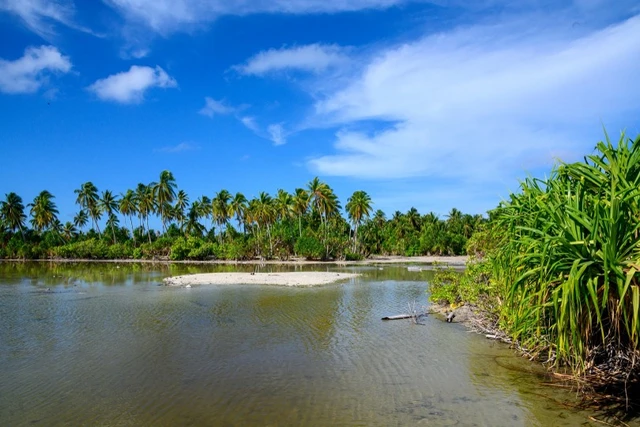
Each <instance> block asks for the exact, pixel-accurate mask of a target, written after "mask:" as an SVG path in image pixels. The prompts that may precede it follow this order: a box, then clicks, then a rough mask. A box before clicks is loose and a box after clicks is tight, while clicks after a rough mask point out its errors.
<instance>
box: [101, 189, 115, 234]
mask: <svg viewBox="0 0 640 427" xmlns="http://www.w3.org/2000/svg"><path fill="white" fill-rule="evenodd" d="M98 207H99V209H100V210H101V211H102V212H104V213H106V214H107V218H108V219H107V222H108V223H109V226H110V228H111V234H112V236H113V243H114V244H115V243H116V230H115V228H114V221H113V219H112V217H115V214H116V213H117V212H118V199H117V198H116V197H115V196H114V195H113V193H112V192H111V191H110V190H105V191H103V192H102V197H100V200H98ZM116 224H117V223H116Z"/></svg>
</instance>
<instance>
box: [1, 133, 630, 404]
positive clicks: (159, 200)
mask: <svg viewBox="0 0 640 427" xmlns="http://www.w3.org/2000/svg"><path fill="white" fill-rule="evenodd" d="M76 194H77V204H78V205H79V207H80V210H79V212H78V214H77V215H76V218H75V221H74V223H70V222H69V223H66V224H61V223H60V221H59V220H58V219H57V213H58V210H57V207H56V205H55V202H54V197H53V195H52V194H50V193H48V192H47V191H43V192H41V193H40V194H39V195H38V196H37V197H36V198H35V199H34V200H33V202H32V203H29V204H28V205H26V206H25V205H24V204H23V201H22V199H21V198H20V197H19V196H18V195H17V194H15V193H9V194H7V195H6V196H5V199H4V200H3V201H2V202H1V204H0V214H1V216H0V218H1V220H2V222H1V224H2V228H1V233H0V244H1V246H0V255H1V256H2V257H3V258H18V259H32V258H44V259H58V258H62V259H166V260H216V259H217V260H246V259H253V258H260V259H264V260H286V259H289V258H291V257H293V256H299V257H304V258H306V259H316V260H334V261H335V260H362V259H364V258H365V257H368V256H372V255H405V256H412V255H425V254H438V255H459V254H463V253H465V252H466V253H468V254H469V256H470V259H469V261H468V263H467V268H466V269H465V270H464V272H463V273H460V272H459V271H455V270H450V269H442V270H440V271H439V272H438V273H437V274H436V276H435V278H434V279H433V280H432V281H431V283H430V286H429V293H430V298H431V300H432V301H434V302H436V303H439V304H443V305H445V306H451V307H453V308H455V307H459V306H461V305H465V306H467V307H470V308H471V309H472V310H473V311H474V312H475V313H476V319H475V320H476V321H477V322H476V326H477V327H479V329H480V330H481V331H484V332H486V333H488V335H490V336H491V337H492V338H497V339H501V340H503V341H505V342H508V343H510V344H511V345H512V346H514V347H515V348H517V349H518V350H519V351H520V352H521V353H522V354H525V355H527V356H528V357H530V358H531V359H533V360H537V361H540V362H542V363H543V364H544V365H545V366H547V367H548V368H549V369H550V370H551V372H553V374H554V376H555V377H556V379H558V380H560V381H564V382H567V383H568V384H569V385H568V386H570V387H574V386H576V385H577V386H578V387H579V389H580V390H581V391H583V392H585V396H590V397H591V398H592V399H593V400H592V401H593V402H595V403H596V404H598V405H601V407H604V408H610V407H613V408H617V410H620V408H622V409H621V410H622V411H625V412H632V411H634V410H636V409H637V407H635V406H634V405H635V404H634V401H633V399H632V398H631V397H630V396H634V394H635V393H637V392H638V391H639V390H640V364H639V363H638V360H640V349H639V346H640V283H639V279H640V261H639V260H640V247H639V246H638V241H639V240H638V237H639V236H640V220H639V218H640V207H639V206H640V205H639V204H638V200H640V136H638V137H636V138H635V139H633V140H632V139H628V138H627V137H626V136H625V135H624V134H623V135H622V136H621V138H620V139H619V141H618V142H617V143H615V144H614V143H612V142H611V141H610V140H609V139H608V137H607V138H606V140H605V142H600V143H598V145H597V146H596V150H595V154H592V155H590V156H588V157H586V158H585V160H584V161H583V162H578V163H572V164H563V163H560V164H559V165H557V167H556V168H555V169H554V170H553V173H552V174H551V176H550V178H548V179H546V180H541V179H535V178H527V179H525V180H524V181H523V182H522V183H521V188H520V191H518V192H516V193H513V194H511V195H510V197H509V199H507V200H505V201H503V202H501V203H500V204H499V205H498V207H497V208H496V209H494V210H492V211H490V212H489V219H488V220H487V219H484V218H483V217H482V216H480V215H475V216H472V215H468V214H462V213H461V212H459V211H458V210H456V209H453V210H452V211H451V212H450V214H449V215H448V217H447V218H446V219H440V218H438V217H437V216H436V215H434V214H427V215H420V214H419V212H417V210H415V209H411V210H410V211H409V212H407V213H404V214H403V213H400V212H396V213H395V214H394V215H393V217H392V218H391V219H386V218H385V215H384V213H383V212H381V211H376V212H373V211H372V201H371V198H370V197H369V196H368V194H367V193H366V192H364V191H356V192H355V193H353V195H352V196H351V197H350V198H349V199H348V200H347V203H346V204H345V211H346V213H347V218H348V221H347V219H345V218H344V217H343V216H342V214H341V213H340V209H341V203H340V201H339V200H338V198H337V197H336V195H335V193H334V192H333V190H332V189H331V187H330V186H329V185H328V184H326V183H324V182H322V181H321V180H320V179H318V178H315V179H314V180H312V181H311V182H310V183H309V184H308V185H307V188H306V189H302V188H297V189H295V191H294V192H293V194H290V193H288V192H286V191H284V190H279V191H278V192H277V195H276V196H275V197H272V196H270V195H269V194H267V193H265V192H263V193H260V195H259V196H258V197H256V198H254V199H251V200H247V199H246V198H245V197H244V196H243V195H242V194H241V193H236V194H235V196H234V195H232V194H231V193H229V192H228V191H226V190H221V191H220V192H218V193H216V195H215V196H214V197H213V198H212V199H209V198H207V197H205V196H202V197H200V198H198V199H196V200H195V201H193V202H192V203H190V199H189V197H188V196H187V194H186V192H184V191H183V190H178V189H177V185H176V182H175V179H174V177H173V175H172V174H171V172H169V171H164V172H162V173H161V175H160V179H159V181H158V182H157V183H150V184H147V185H144V184H140V185H138V187H137V188H136V190H127V191H126V192H124V193H123V194H122V195H121V196H120V197H116V196H115V194H114V193H112V192H111V191H109V190H105V191H103V192H102V193H99V192H98V189H97V188H96V187H95V186H94V185H93V184H92V183H91V182H86V183H85V184H82V186H81V187H80V188H79V189H78V190H76ZM27 209H28V211H29V214H30V217H31V218H30V221H29V222H30V224H31V226H32V227H31V228H28V227H27V225H26V224H27V221H26V219H27V215H26V210H27ZM118 214H120V215H122V216H123V218H125V219H126V221H127V222H128V223H129V228H127V227H123V226H120V218H119V217H118ZM151 215H157V217H158V218H159V219H160V221H161V223H162V231H161V232H160V231H155V230H153V229H152V228H151V227H149V218H150V216H151ZM103 217H104V218H106V223H105V226H104V228H103V229H101V228H100V226H99V224H100V220H101V219H103ZM134 219H135V221H136V222H137V227H136V226H135V225H134ZM232 219H234V220H235V221H236V223H237V228H236V227H235V226H233V225H232V224H231V221H232ZM89 221H91V224H92V227H91V228H90V229H89V230H88V231H84V228H85V227H86V226H87V225H88V223H89ZM206 221H208V224H207V225H208V227H207V226H205V223H206ZM238 274H241V273H235V274H233V273H228V274H226V275H225V274H217V275H216V278H214V277H213V276H212V275H203V276H199V277H197V276H196V277H187V278H185V277H176V278H170V279H168V280H167V282H168V283H169V284H173V285H185V286H186V285H187V284H197V283H200V284H204V283H239V281H240V282H246V283H272V282H273V283H275V282H278V281H281V279H282V277H276V276H272V277H271V278H269V275H268V274H260V275H253V274H251V273H244V274H243V275H242V277H239V276H238ZM290 274H293V275H294V276H295V273H290ZM304 274H307V275H308V278H309V277H311V276H313V274H311V275H309V273H300V274H299V275H298V276H299V277H298V276H296V277H294V276H290V277H291V280H285V281H284V284H288V285H311V284H320V283H329V282H332V281H335V280H343V279H347V278H350V277H354V276H355V275H353V274H352V275H348V274H340V275H338V274H337V273H328V274H327V275H324V276H323V277H320V275H318V277H315V276H314V277H311V279H309V280H308V281H306V279H305V280H302V278H301V277H302V275H304ZM314 274H315V273H314Z"/></svg>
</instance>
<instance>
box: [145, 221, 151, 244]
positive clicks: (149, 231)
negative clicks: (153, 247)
mask: <svg viewBox="0 0 640 427" xmlns="http://www.w3.org/2000/svg"><path fill="white" fill-rule="evenodd" d="M146 220H147V236H148V237H149V243H151V229H150V228H149V215H147V217H146Z"/></svg>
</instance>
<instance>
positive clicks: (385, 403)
mask: <svg viewBox="0 0 640 427" xmlns="http://www.w3.org/2000/svg"><path fill="white" fill-rule="evenodd" d="M262 268H263V269H264V270H263V271H288V270H289V269H291V267H282V266H271V265H269V266H264V267H262ZM298 268H299V269H300V268H301V269H309V270H317V269H318V266H303V267H298ZM322 268H328V269H335V270H339V271H358V272H361V273H362V274H363V276H361V277H359V278H356V279H353V280H351V281H350V282H347V283H344V284H336V285H329V286H324V287H318V288H280V287H270V286H257V285H252V286H247V285H244V286H243V285H238V286H201V287H194V288H192V289H184V288H170V287H164V286H159V284H160V283H161V280H162V278H163V277H165V276H167V275H173V274H185V273H188V272H192V273H194V272H212V271H229V270H230V269H233V270H234V271H237V270H244V271H252V270H253V266H237V267H235V266H220V265H185V264H175V265H152V264H131V263H126V264H121V265H119V264H115V263H113V264H112V263H108V264H90V265H87V264H81V263H73V264H72V263H59V264H55V263H18V264H12V263H0V319H2V322H0V378H2V381H0V425H12V426H13V425H28V424H32V423H33V424H41V425H47V426H49V425H69V424H71V425H79V424H88V425H96V424H99V425H252V424H254V425H268V424H274V425H381V426H389V425H415V424H426V425H492V426H499V425H509V426H511V425H558V424H562V423H564V424H565V425H576V424H581V423H583V422H584V421H585V420H586V415H585V414H582V413H579V412H574V411H571V410H569V409H567V408H566V407H565V406H562V405H559V404H557V403H556V402H564V401H570V400H571V399H572V397H573V395H572V394H571V393H566V392H564V391H563V390H555V389H553V390H551V391H550V390H549V388H548V387H545V386H543V385H541V380H540V379H539V378H538V377H536V375H534V374H532V373H531V372H529V370H531V369H532V366H534V365H530V364H528V362H527V361H526V360H524V359H521V358H518V357H515V356H513V354H512V352H511V350H509V349H508V348H506V347H504V346H502V345H498V344H496V343H492V342H490V341H488V340H486V339H484V338H482V337H480V336H477V335H474V334H469V333H467V332H466V331H465V330H464V329H463V328H462V327H460V326H459V325H449V324H446V323H443V322H441V321H439V320H437V319H434V318H431V317H429V318H427V319H426V321H425V325H424V326H420V325H412V324H410V323H409V322H405V321H394V322H382V321H380V318H381V317H382V316H384V315H389V314H397V313H399V312H403V311H405V310H406V309H407V303H408V302H412V301H416V302H417V303H418V304H419V305H421V304H426V294H425V288H426V286H427V285H426V282H427V281H428V279H429V277H430V274H431V273H430V272H428V271H422V272H415V271H408V270H407V268H406V267H403V266H384V267H382V268H383V269H382V270H380V267H378V266H376V267H362V266H358V267H351V266H350V267H338V266H322ZM47 288H50V289H49V290H47ZM496 361H499V363H496ZM505 366H506V368H505ZM513 366H516V367H522V368H523V369H510V368H512V367H513ZM541 396H542V397H541ZM549 396H552V398H549Z"/></svg>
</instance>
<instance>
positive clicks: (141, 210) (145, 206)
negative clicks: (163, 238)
mask: <svg viewBox="0 0 640 427" xmlns="http://www.w3.org/2000/svg"><path fill="white" fill-rule="evenodd" d="M154 185H155V184H154V183H151V184H149V185H144V184H138V187H137V188H136V200H137V203H138V214H139V215H140V223H141V224H145V226H146V229H147V236H148V237H149V243H151V229H150V228H149V215H151V214H152V213H153V212H154V210H155V206H156V204H155V198H154V192H153V188H154Z"/></svg>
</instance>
